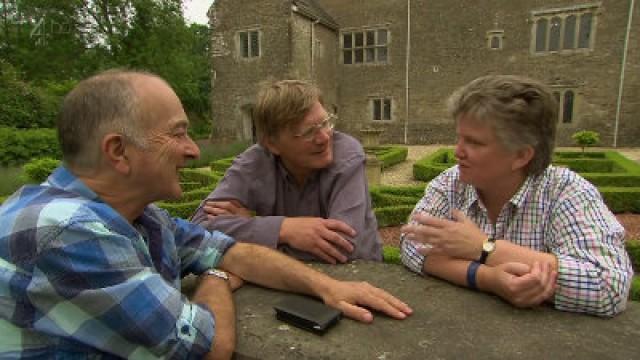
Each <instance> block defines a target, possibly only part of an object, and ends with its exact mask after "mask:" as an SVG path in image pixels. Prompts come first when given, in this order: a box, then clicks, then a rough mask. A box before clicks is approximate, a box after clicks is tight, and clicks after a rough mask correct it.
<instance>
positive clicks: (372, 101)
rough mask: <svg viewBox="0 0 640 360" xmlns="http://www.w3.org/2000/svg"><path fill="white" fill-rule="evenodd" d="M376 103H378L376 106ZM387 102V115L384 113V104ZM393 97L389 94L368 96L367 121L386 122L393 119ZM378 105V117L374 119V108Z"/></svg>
mask: <svg viewBox="0 0 640 360" xmlns="http://www.w3.org/2000/svg"><path fill="white" fill-rule="evenodd" d="M376 103H378V104H379V105H378V106H376ZM387 104H388V111H389V114H388V115H389V116H385V115H386V111H385V105H387ZM393 104H394V101H393V97H391V96H371V97H369V113H370V115H371V116H370V118H369V121H371V122H374V123H387V122H392V121H394V120H395V118H394V116H393V107H394V105H393ZM377 107H379V109H378V112H379V115H380V116H379V118H378V119H376V108H377Z"/></svg>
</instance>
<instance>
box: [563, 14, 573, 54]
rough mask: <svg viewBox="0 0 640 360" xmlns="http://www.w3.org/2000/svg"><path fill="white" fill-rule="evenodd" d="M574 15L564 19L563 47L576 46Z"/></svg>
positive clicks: (571, 47) (570, 47)
mask: <svg viewBox="0 0 640 360" xmlns="http://www.w3.org/2000/svg"><path fill="white" fill-rule="evenodd" d="M575 42H576V16H575V15H571V16H569V17H567V18H566V19H564V40H563V44H562V48H563V49H575V47H576V44H575Z"/></svg>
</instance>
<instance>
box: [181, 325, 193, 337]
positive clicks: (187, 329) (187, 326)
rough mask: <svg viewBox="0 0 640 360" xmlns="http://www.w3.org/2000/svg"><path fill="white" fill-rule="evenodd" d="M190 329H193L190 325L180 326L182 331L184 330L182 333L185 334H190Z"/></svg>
mask: <svg viewBox="0 0 640 360" xmlns="http://www.w3.org/2000/svg"><path fill="white" fill-rule="evenodd" d="M189 330H191V329H190V328H189V325H184V326H182V328H180V331H182V333H183V334H185V335H189V332H190V331H189Z"/></svg>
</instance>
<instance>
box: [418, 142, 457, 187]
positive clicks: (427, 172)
mask: <svg viewBox="0 0 640 360" xmlns="http://www.w3.org/2000/svg"><path fill="white" fill-rule="evenodd" d="M453 164H455V157H454V156H453V150H450V149H446V148H442V149H438V150H436V151H435V152H434V153H432V154H430V155H428V156H425V157H423V158H422V159H419V160H418V161H416V162H415V163H414V164H413V178H414V179H416V180H420V181H431V179H433V178H435V177H436V176H438V175H440V173H441V172H443V171H444V170H446V169H448V168H450V167H451V166H453Z"/></svg>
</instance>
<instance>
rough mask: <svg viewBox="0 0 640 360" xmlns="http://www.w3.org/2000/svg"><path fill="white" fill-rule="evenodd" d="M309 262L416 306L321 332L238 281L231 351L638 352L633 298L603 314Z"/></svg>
mask: <svg viewBox="0 0 640 360" xmlns="http://www.w3.org/2000/svg"><path fill="white" fill-rule="evenodd" d="M312 266H313V267H314V268H316V269H318V270H320V271H323V272H325V273H327V274H330V275H331V276H333V277H335V278H338V279H343V280H356V281H368V282H370V283H371V284H373V285H376V286H379V287H381V288H384V289H387V290H388V291H390V292H391V293H393V294H394V295H395V296H397V297H398V298H400V299H402V300H403V301H405V302H407V303H408V304H409V305H410V306H411V307H412V308H413V310H414V313H413V315H411V316H410V317H409V318H407V319H406V320H393V319H391V318H388V317H386V316H384V315H381V314H375V320H374V322H373V323H372V324H368V325H367V324H362V323H358V322H356V321H353V320H351V319H347V318H343V319H342V320H341V321H340V322H339V323H338V324H337V325H336V326H335V327H333V328H331V329H330V330H329V331H328V332H327V333H326V334H325V335H315V334H313V333H310V332H307V331H304V330H300V329H298V328H295V327H293V326H290V325H287V324H285V323H283V322H281V321H279V320H277V319H276V318H275V312H274V310H273V306H274V305H275V304H276V303H277V302H278V301H280V299H281V298H282V297H284V296H290V295H289V294H287V293H283V292H278V291H274V290H269V289H264V288H261V287H257V286H253V285H245V286H243V287H242V288H241V289H239V290H238V291H236V293H235V294H234V298H235V301H236V313H237V319H238V324H237V333H238V344H237V346H236V354H235V356H234V359H237V360H242V359H267V360H269V359H332V360H339V359H379V360H394V359H536V360H537V359H562V360H567V359H599V360H600V359H617V360H619V359H640V304H639V303H637V302H630V303H629V306H628V307H627V310H626V311H625V312H623V313H622V314H620V315H619V316H617V317H615V318H613V319H602V318H597V317H594V316H589V315H583V314H574V313H566V312H561V311H557V310H554V309H553V308H551V307H539V308H536V309H525V310H522V309H517V308H515V307H513V306H511V305H509V304H507V303H505V302H504V301H502V300H501V299H499V298H497V297H495V296H492V295H489V294H486V293H481V292H474V291H471V290H468V289H465V288H461V287H457V286H455V285H452V284H449V283H447V282H444V281H440V280H438V279H434V278H431V277H420V276H418V275H415V274H413V273H411V272H409V271H408V270H406V269H405V268H403V267H402V266H398V265H390V264H382V263H373V262H355V263H352V264H347V265H341V266H330V265H319V264H314V265H312Z"/></svg>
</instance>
